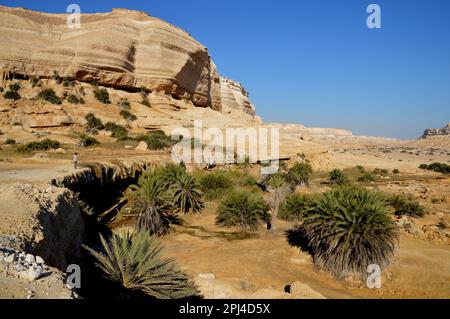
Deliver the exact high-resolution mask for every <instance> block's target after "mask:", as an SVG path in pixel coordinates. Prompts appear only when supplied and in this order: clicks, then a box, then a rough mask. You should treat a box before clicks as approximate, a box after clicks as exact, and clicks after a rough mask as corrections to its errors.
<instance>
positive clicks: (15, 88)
mask: <svg viewBox="0 0 450 319" xmlns="http://www.w3.org/2000/svg"><path fill="white" fill-rule="evenodd" d="M20 87H21V86H20V83H19V82H15V83H12V84H10V85H9V90H10V91H14V92H17V91H19V90H20Z"/></svg>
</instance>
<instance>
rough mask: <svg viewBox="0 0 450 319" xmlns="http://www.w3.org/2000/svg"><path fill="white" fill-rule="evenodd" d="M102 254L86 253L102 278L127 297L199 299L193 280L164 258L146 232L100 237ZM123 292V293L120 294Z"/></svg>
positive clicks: (156, 243) (156, 242)
mask: <svg viewBox="0 0 450 319" xmlns="http://www.w3.org/2000/svg"><path fill="white" fill-rule="evenodd" d="M101 243H102V247H101V250H94V249H91V248H89V247H86V249H87V250H88V251H89V252H90V253H91V255H92V256H93V257H94V258H95V261H96V264H97V266H98V267H99V269H100V270H101V272H102V274H103V276H104V277H105V278H106V279H108V280H109V281H111V282H113V283H115V284H116V285H117V286H119V287H120V288H122V289H121V291H122V294H124V295H125V296H126V295H128V296H130V295H132V293H136V292H140V293H143V294H145V295H148V296H150V297H153V298H158V299H179V298H187V297H193V296H198V295H199V291H198V289H197V287H196V286H195V284H194V283H193V282H192V280H191V279H190V278H189V277H188V276H187V275H186V274H185V273H183V272H182V271H180V270H179V269H178V267H177V266H176V264H175V261H174V260H173V259H168V258H164V257H163V256H162V254H161V251H162V248H161V245H160V244H159V242H158V241H157V239H156V238H154V237H153V236H151V235H150V233H149V232H147V231H136V232H133V233H130V232H127V233H126V234H124V235H116V234H113V235H112V236H111V237H110V238H109V239H108V240H105V239H104V238H103V237H101ZM119 291H120V290H119Z"/></svg>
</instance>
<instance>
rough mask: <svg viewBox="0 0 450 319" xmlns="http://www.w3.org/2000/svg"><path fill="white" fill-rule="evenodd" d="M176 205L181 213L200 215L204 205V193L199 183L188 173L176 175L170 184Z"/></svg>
mask: <svg viewBox="0 0 450 319" xmlns="http://www.w3.org/2000/svg"><path fill="white" fill-rule="evenodd" d="M170 190H171V192H172V196H173V200H174V205H175V206H176V207H177V210H178V211H179V212H181V213H184V214H187V213H189V212H190V211H192V212H193V213H199V212H200V211H201V210H202V209H203V207H204V205H203V202H202V200H201V197H202V192H201V190H200V187H199V185H198V183H197V181H196V180H195V179H194V178H193V177H192V176H191V175H189V174H188V173H187V172H186V171H184V173H181V174H175V175H174V177H173V179H172V182H171V183H170Z"/></svg>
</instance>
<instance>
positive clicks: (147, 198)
mask: <svg viewBox="0 0 450 319" xmlns="http://www.w3.org/2000/svg"><path fill="white" fill-rule="evenodd" d="M130 188H131V192H129V193H128V194H127V196H128V201H129V203H130V206H131V213H134V214H136V215H137V216H138V218H137V221H136V228H137V229H140V230H144V229H146V230H148V231H150V233H151V234H154V235H158V236H160V235H164V234H166V233H168V232H169V230H170V225H171V223H172V221H173V218H174V215H173V201H172V199H171V197H170V194H169V192H168V191H167V185H166V181H165V179H164V178H163V176H162V175H161V172H160V171H157V170H155V171H150V172H147V173H145V174H144V175H143V176H142V177H141V178H140V179H139V182H138V185H132V186H131V187H130Z"/></svg>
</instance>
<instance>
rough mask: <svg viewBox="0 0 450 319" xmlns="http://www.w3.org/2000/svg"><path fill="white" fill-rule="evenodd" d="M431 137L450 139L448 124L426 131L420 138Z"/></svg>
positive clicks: (449, 125)
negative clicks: (446, 137)
mask: <svg viewBox="0 0 450 319" xmlns="http://www.w3.org/2000/svg"><path fill="white" fill-rule="evenodd" d="M432 136H449V137H450V123H448V124H447V126H445V127H443V128H429V129H426V130H425V132H424V133H423V135H422V138H428V137H432Z"/></svg>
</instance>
